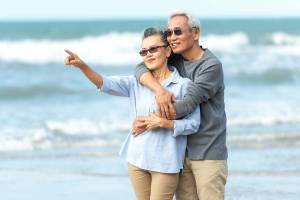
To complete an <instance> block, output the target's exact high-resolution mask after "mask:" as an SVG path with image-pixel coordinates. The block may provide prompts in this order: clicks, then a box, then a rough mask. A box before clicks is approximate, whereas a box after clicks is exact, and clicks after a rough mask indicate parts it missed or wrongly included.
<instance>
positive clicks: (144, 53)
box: [139, 44, 169, 57]
mask: <svg viewBox="0 0 300 200" xmlns="http://www.w3.org/2000/svg"><path fill="white" fill-rule="evenodd" d="M167 46H169V45H167V44H164V45H157V46H152V47H150V48H148V49H142V50H140V51H139V54H140V55H141V56H143V57H144V56H147V55H148V52H149V53H156V52H157V51H158V49H159V48H161V47H167Z"/></svg>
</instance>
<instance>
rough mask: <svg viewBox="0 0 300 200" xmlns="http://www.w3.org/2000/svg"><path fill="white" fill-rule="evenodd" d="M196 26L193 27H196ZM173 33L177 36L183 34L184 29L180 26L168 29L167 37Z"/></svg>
mask: <svg viewBox="0 0 300 200" xmlns="http://www.w3.org/2000/svg"><path fill="white" fill-rule="evenodd" d="M194 28H196V27H194V26H193V27H192V28H191V29H194ZM173 33H174V34H175V35H177V36H179V35H181V34H182V29H181V28H180V27H175V28H174V29H173V30H171V29H168V30H166V32H165V34H166V36H167V37H171V36H172V35H173Z"/></svg>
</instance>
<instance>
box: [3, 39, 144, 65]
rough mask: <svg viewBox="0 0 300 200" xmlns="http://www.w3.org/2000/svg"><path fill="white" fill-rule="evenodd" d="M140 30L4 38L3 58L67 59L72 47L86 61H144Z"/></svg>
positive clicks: (23, 60)
mask: <svg viewBox="0 0 300 200" xmlns="http://www.w3.org/2000/svg"><path fill="white" fill-rule="evenodd" d="M140 38H141V36H140V34H139V33H122V34H118V33H109V34H106V35H100V36H97V37H84V38H78V39H72V40H61V41H60V40H34V39H32V40H18V41H0V60H2V61H4V62H21V63H22V62H23V63H37V64H47V63H63V60H64V58H65V57H66V56H67V54H66V53H65V52H64V49H65V48H68V49H70V50H72V51H74V52H76V53H77V54H78V55H80V56H81V57H82V58H83V59H84V60H85V61H87V62H90V63H100V64H102V65H124V64H126V63H130V64H131V63H137V62H139V61H140V57H139V55H138V53H137V52H138V49H139V46H140V40H141V39H140Z"/></svg>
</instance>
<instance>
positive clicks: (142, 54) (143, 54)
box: [139, 50, 148, 56]
mask: <svg viewBox="0 0 300 200" xmlns="http://www.w3.org/2000/svg"><path fill="white" fill-rule="evenodd" d="M147 52H148V51H147V50H141V51H140V52H139V53H140V55H141V56H145V55H147Z"/></svg>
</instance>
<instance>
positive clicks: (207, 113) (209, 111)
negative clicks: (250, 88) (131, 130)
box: [135, 49, 228, 160]
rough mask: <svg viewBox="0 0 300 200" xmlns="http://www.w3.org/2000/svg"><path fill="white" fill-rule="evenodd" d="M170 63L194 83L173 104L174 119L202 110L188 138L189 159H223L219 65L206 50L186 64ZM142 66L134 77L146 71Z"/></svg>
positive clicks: (174, 58)
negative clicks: (197, 108)
mask: <svg viewBox="0 0 300 200" xmlns="http://www.w3.org/2000/svg"><path fill="white" fill-rule="evenodd" d="M169 64H170V65H172V66H175V67H176V68H177V70H178V71H179V73H180V75H181V76H183V77H187V78H189V79H191V80H192V81H193V83H192V84H191V85H190V86H189V87H188V89H187V92H186V94H185V96H184V98H183V99H182V100H180V101H176V103H175V104H174V106H175V109H176V117H177V118H181V117H183V116H186V115H188V114H190V113H192V112H193V111H194V110H195V109H196V107H197V105H199V104H200V108H201V124H200V128H199V130H198V132H197V133H195V134H193V135H190V136H188V142H187V153H188V157H189V158H190V159H191V160H226V159H227V156H228V153H227V147H226V113H225V104H224V89H225V86H224V79H223V70H222V64H221V62H220V61H219V60H218V58H217V57H216V56H215V55H214V54H213V53H212V52H211V51H209V50H208V49H204V54H203V56H202V58H201V59H198V60H193V61H185V60H184V59H183V58H182V56H180V55H173V56H172V58H170V59H169ZM147 71H148V69H147V68H146V66H145V65H144V64H143V63H141V64H139V65H138V66H137V68H136V73H135V75H136V78H137V79H138V80H139V78H140V76H141V75H142V74H143V73H145V72H147Z"/></svg>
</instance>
